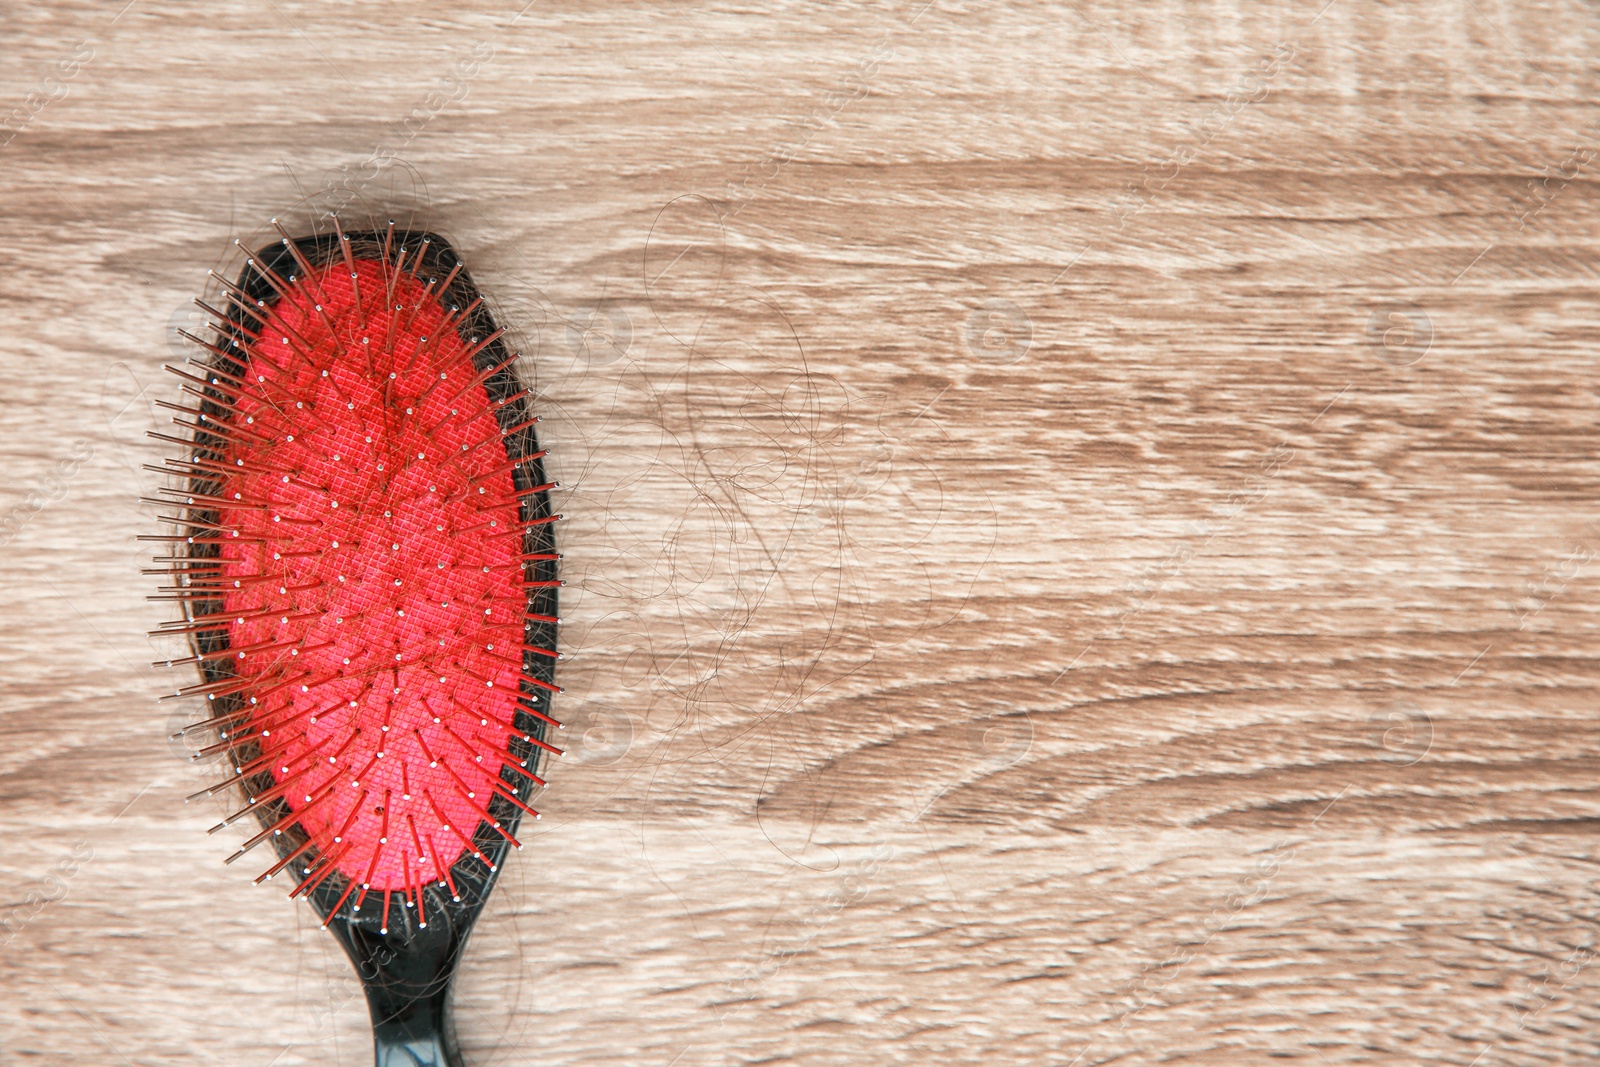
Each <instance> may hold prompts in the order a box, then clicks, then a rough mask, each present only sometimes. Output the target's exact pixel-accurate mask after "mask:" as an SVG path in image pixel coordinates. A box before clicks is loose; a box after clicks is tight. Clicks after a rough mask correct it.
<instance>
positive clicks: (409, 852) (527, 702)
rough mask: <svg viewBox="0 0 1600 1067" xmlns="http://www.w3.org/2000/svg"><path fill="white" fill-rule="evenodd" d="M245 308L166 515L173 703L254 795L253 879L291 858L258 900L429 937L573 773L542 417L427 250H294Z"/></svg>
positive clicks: (298, 246)
mask: <svg viewBox="0 0 1600 1067" xmlns="http://www.w3.org/2000/svg"><path fill="white" fill-rule="evenodd" d="M227 289H228V291H229V293H230V299H229V301H228V303H227V306H226V309H225V310H224V311H223V312H222V313H221V314H220V315H219V318H220V320H221V321H220V322H219V323H218V324H217V335H216V338H215V341H214V342H202V344H204V346H205V347H206V348H207V350H208V351H209V352H210V357H209V358H208V359H206V360H204V361H203V363H202V364H201V365H200V367H199V368H198V369H197V370H195V371H182V372H180V373H181V374H182V375H183V376H185V377H186V378H188V379H189V380H188V383H187V384H186V385H185V389H186V391H187V392H188V393H190V394H191V396H192V399H193V401H194V403H193V406H192V408H191V409H190V410H189V411H188V412H187V413H186V414H187V415H189V416H190V418H192V422H188V423H184V424H185V425H187V426H189V427H190V430H191V438H190V439H189V440H188V441H187V442H186V443H187V445H188V447H187V449H186V454H185V455H184V456H182V457H180V458H177V459H174V460H169V461H168V466H169V468H170V469H171V470H173V471H175V472H178V473H181V474H182V475H184V476H185V483H184V484H183V485H181V486H180V487H177V488H174V489H171V490H167V491H166V494H167V497H168V498H167V499H165V500H163V501H162V502H163V503H167V504H172V505H176V506H177V507H178V508H179V509H180V511H179V513H178V514H177V515H175V516H171V518H172V519H173V521H175V522H176V523H177V524H178V528H179V531H180V532H179V533H178V534H176V535H171V536H170V537H169V538H168V539H169V540H171V541H173V542H175V543H176V544H177V546H178V549H177V551H176V552H174V554H173V555H172V556H171V557H170V558H169V562H170V563H171V564H172V566H171V572H172V573H173V574H174V579H175V585H174V588H173V589H172V590H171V592H170V593H169V594H168V597H167V598H168V599H173V600H176V601H178V602H179V603H180V604H181V605H183V607H184V618H183V619H181V620H179V622H177V623H175V624H173V625H171V626H168V627H164V628H163V630H161V631H158V632H162V633H179V632H181V633H186V634H187V635H189V638H190V640H191V643H192V650H193V653H194V654H193V656H191V657H190V661H192V662H195V663H198V665H199V667H200V669H201V674H202V681H201V682H200V683H199V684H197V685H193V686H189V687H187V688H185V689H181V690H180V691H179V693H178V694H177V695H202V694H203V695H204V696H205V697H206V699H207V702H208V704H209V705H210V709H211V710H210V714H208V715H207V716H206V718H205V719H204V720H203V725H207V726H211V727H216V728H217V729H218V731H219V735H220V736H219V740H218V743H217V744H216V745H214V746H212V748H213V749H214V750H216V751H223V752H226V753H227V754H228V756H229V757H230V764H231V767H232V770H233V775H232V780H234V781H238V782H242V784H243V787H244V791H245V793H246V795H247V796H248V798H249V803H248V804H247V805H246V807H245V808H244V809H242V810H241V811H240V812H238V813H236V814H235V816H234V817H232V818H230V820H229V821H230V822H231V821H233V818H237V817H240V816H242V815H244V814H248V813H255V814H257V815H258V816H259V818H260V821H261V823H262V824H263V830H262V832H261V833H259V834H257V835H256V836H255V837H254V838H252V839H251V841H249V842H247V843H246V846H245V848H243V849H241V850H240V852H239V853H237V854H236V856H237V855H242V854H243V853H244V852H245V851H248V849H249V848H251V847H253V846H254V845H256V844H259V843H261V842H263V841H269V840H270V841H272V843H273V844H274V846H275V848H276V850H277V852H278V854H279V861H278V863H277V864H276V865H274V867H273V868H272V869H271V870H270V871H268V872H267V873H266V874H265V875H264V876H263V877H270V876H271V875H272V874H275V873H277V872H278V871H280V870H289V871H290V872H291V873H292V874H294V875H296V876H297V877H296V881H297V883H298V884H297V887H296V889H295V893H296V894H298V893H302V892H303V893H307V894H310V895H312V896H313V899H315V900H317V901H318V907H319V910H321V911H323V912H324V913H325V915H326V916H327V918H328V919H331V918H333V917H334V915H335V913H337V912H339V910H340V908H341V907H342V906H343V905H344V903H345V902H346V901H350V902H351V911H350V912H349V913H348V915H347V916H346V917H347V918H349V919H351V920H352V921H356V920H357V919H359V918H365V919H366V920H367V921H369V922H371V923H375V924H377V926H378V928H379V929H380V930H381V931H387V929H388V927H389V925H390V920H391V918H392V916H391V910H392V909H393V910H394V912H395V914H397V915H401V916H404V917H405V918H404V921H405V922H406V923H407V924H408V925H409V924H410V922H411V921H412V920H411V916H410V915H409V914H407V909H412V910H414V912H415V917H416V921H417V922H418V923H419V924H420V923H423V922H426V911H427V894H426V890H428V889H430V888H431V889H433V890H435V891H436V893H441V894H447V895H448V897H450V898H452V899H453V900H459V899H460V898H461V896H462V893H463V883H465V884H466V886H467V887H469V888H470V889H471V890H472V891H473V892H474V893H476V894H477V895H478V896H480V897H481V895H482V894H484V893H486V892H487V890H488V888H489V885H490V884H492V877H493V873H494V871H495V870H496V869H497V867H498V860H499V858H500V857H501V856H502V855H503V853H504V849H505V847H506V845H507V844H516V838H515V836H514V834H515V830H516V826H517V822H518V819H519V817H520V815H521V814H522V812H524V811H527V812H530V813H532V814H534V815H535V816H536V814H537V813H534V812H533V811H532V808H531V807H529V806H528V803H527V802H528V800H529V799H530V797H531V792H532V789H533V787H534V786H535V785H542V784H543V783H542V780H541V779H539V778H538V777H537V766H538V759H539V755H540V752H541V751H542V750H544V751H557V750H555V749H554V748H553V747H552V746H550V745H549V744H548V742H547V741H546V740H545V730H546V728H547V727H550V726H553V725H558V724H556V723H555V720H554V719H553V718H552V717H551V715H550V711H551V709H550V706H549V701H550V697H551V695H552V693H554V692H556V691H558V690H557V688H556V686H555V685H554V682H553V671H554V661H555V658H556V657H557V653H556V652H555V621H556V619H555V615H556V610H555V603H556V588H557V587H558V585H559V584H560V583H559V580H558V579H557V578H556V577H555V569H556V562H555V561H556V559H557V556H556V553H555V551H554V538H553V533H552V530H553V522H554V520H555V519H556V518H558V516H555V515H553V514H552V513H551V511H550V506H549V499H548V490H549V489H550V488H551V487H552V484H551V483H547V482H546V481H545V479H544V473H543V467H542V464H541V462H540V457H542V455H543V452H542V451H540V450H539V449H538V446H537V441H536V439H535V436H534V431H533V425H534V423H535V422H536V421H537V420H536V419H535V418H534V417H533V416H531V415H530V414H529V412H528V410H527V405H526V403H525V398H526V391H525V390H524V389H522V387H521V385H520V383H519V382H518V380H517V378H516V375H515V373H514V370H513V364H514V362H515V356H514V355H513V354H511V353H508V352H507V351H506V349H505V346H504V345H503V344H502V343H501V341H500V335H501V332H502V331H500V330H499V329H497V328H496V327H495V325H494V323H493V321H492V319H491V318H490V316H489V314H488V312H487V311H486V309H484V307H483V306H482V302H481V299H479V297H478V295H477V293H476V290H475V289H474V288H473V286H472V283H471V281H470V279H469V278H468V277H467V275H466V273H465V271H464V270H463V269H462V267H461V265H460V262H459V260H458V259H457V258H456V256H455V254H454V252H453V251H452V250H451V249H450V247H449V245H448V244H447V243H445V242H444V241H443V240H441V239H440V238H438V237H436V236H433V235H430V234H421V233H407V232H396V231H394V230H393V228H392V224H391V228H390V229H389V230H387V231H380V232H374V233H361V234H350V235H345V234H342V233H338V232H336V233H335V234H332V235H326V236H321V237H312V238H302V239H300V240H297V241H291V240H289V239H288V238H287V236H285V239H284V241H283V242H282V243H281V244H280V245H276V246H271V247H269V248H267V249H263V250H262V251H261V252H260V253H258V254H257V255H256V256H254V257H252V258H251V259H250V260H249V261H248V263H247V265H246V267H245V270H244V272H243V274H242V275H241V277H240V279H239V281H238V284H237V285H230V286H227ZM175 421H181V420H175ZM519 847H520V846H519ZM230 862H231V860H230ZM258 880H259V879H258ZM372 892H380V893H382V894H383V901H384V903H383V905H382V907H381V908H368V909H367V915H366V916H362V915H361V908H362V906H363V904H364V903H365V901H366V898H367V896H368V894H369V893H372ZM395 897H397V899H398V904H391V899H392V898H395Z"/></svg>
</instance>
